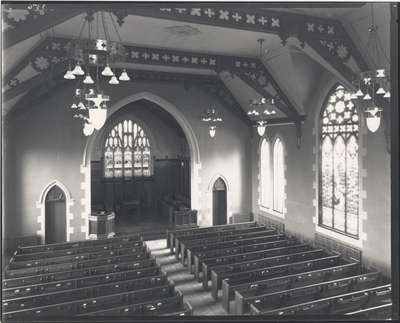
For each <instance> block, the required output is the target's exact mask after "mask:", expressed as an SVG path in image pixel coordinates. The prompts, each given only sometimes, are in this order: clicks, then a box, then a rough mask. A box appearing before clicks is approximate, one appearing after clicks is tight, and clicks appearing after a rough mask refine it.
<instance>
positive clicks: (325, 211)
mask: <svg viewBox="0 0 400 323" xmlns="http://www.w3.org/2000/svg"><path fill="white" fill-rule="evenodd" d="M332 157H333V145H332V141H331V139H330V138H329V137H328V136H326V137H325V139H324V140H323V142H322V159H321V180H322V183H321V184H322V191H323V194H322V197H321V198H322V201H321V202H322V224H323V225H328V226H332V225H333V223H332V219H333V217H332V212H333V207H332V193H333V180H332V175H333V162H332Z"/></svg>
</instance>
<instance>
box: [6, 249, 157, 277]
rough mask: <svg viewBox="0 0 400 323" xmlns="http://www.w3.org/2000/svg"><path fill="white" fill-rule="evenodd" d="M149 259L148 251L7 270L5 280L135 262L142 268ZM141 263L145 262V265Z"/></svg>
mask: <svg viewBox="0 0 400 323" xmlns="http://www.w3.org/2000/svg"><path fill="white" fill-rule="evenodd" d="M149 258H150V255H149V254H148V253H147V251H145V252H144V253H131V254H126V255H123V256H111V257H107V258H104V257H103V258H101V259H94V260H85V261H75V262H70V263H61V264H54V265H48V266H41V267H33V268H23V269H14V270H6V271H5V273H4V276H5V278H18V277H24V276H32V275H40V274H45V273H56V272H63V271H72V270H77V269H82V268H90V267H97V266H102V265H106V264H118V263H124V262H133V261H135V262H136V263H137V265H136V266H137V268H141V267H143V266H147V265H144V264H145V263H146V260H149ZM141 262H143V264H142V263H141ZM147 263H148V261H147Z"/></svg>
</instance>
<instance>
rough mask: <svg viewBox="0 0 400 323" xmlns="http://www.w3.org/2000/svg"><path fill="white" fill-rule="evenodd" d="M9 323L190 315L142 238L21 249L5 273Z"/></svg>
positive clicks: (4, 302)
mask: <svg viewBox="0 0 400 323" xmlns="http://www.w3.org/2000/svg"><path fill="white" fill-rule="evenodd" d="M2 313H3V319H4V320H23V319H29V320H35V319H37V320H42V319H56V318H59V317H93V316H102V317H120V316H121V317H129V316H134V315H140V316H147V315H160V316H170V315H173V316H189V315H191V314H192V308H191V306H190V304H189V303H187V302H186V301H184V300H183V295H182V293H181V292H180V291H179V290H178V289H176V288H175V286H174V284H173V282H172V281H170V280H168V277H167V275H166V273H165V272H163V271H162V270H161V268H160V266H159V265H158V264H157V263H156V261H155V258H154V257H153V256H152V255H151V253H150V250H149V249H148V247H147V246H146V244H145V243H144V242H143V239H142V237H141V236H140V235H139V234H134V235H128V236H121V237H116V238H111V239H102V240H87V241H79V242H67V243H58V244H49V245H38V246H30V247H20V248H18V250H16V251H15V253H14V255H13V257H12V258H11V260H10V262H9V264H8V265H7V267H6V268H5V270H4V273H3V280H2Z"/></svg>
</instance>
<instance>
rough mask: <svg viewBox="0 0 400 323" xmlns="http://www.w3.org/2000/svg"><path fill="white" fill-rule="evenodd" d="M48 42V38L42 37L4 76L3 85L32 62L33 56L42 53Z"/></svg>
mask: <svg viewBox="0 0 400 323" xmlns="http://www.w3.org/2000/svg"><path fill="white" fill-rule="evenodd" d="M47 43H48V38H44V39H42V40H41V41H40V42H39V43H38V44H37V45H36V46H35V47H34V48H33V49H32V50H31V51H30V52H29V53H26V54H25V56H24V57H23V59H22V60H21V61H19V62H18V64H17V65H15V66H14V67H13V68H12V69H11V70H10V71H9V72H8V73H7V74H6V75H5V76H4V77H3V87H5V86H6V85H7V83H9V82H10V81H11V80H12V79H14V78H15V77H16V76H17V75H18V73H19V72H21V70H23V69H24V68H25V67H26V66H27V65H29V64H30V62H31V58H32V57H35V56H37V55H38V54H40V53H42V52H43V50H44V48H45V47H46V44H47Z"/></svg>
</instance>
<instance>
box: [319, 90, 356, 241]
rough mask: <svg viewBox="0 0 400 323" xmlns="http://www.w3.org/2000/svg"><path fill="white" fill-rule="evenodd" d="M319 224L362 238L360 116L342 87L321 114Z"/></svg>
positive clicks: (329, 99)
mask: <svg viewBox="0 0 400 323" xmlns="http://www.w3.org/2000/svg"><path fill="white" fill-rule="evenodd" d="M320 120H321V121H320V163H319V225H320V226H322V227H325V228H328V229H331V230H334V231H337V232H340V233H344V234H347V235H350V236H353V237H357V238H358V234H359V228H358V214H359V205H358V204H359V203H358V195H359V172H358V137H359V136H358V131H359V116H358V112H357V109H356V107H355V106H354V104H353V102H352V101H351V100H350V93H349V92H347V91H346V90H345V89H344V87H343V86H338V87H337V88H336V89H335V90H334V91H333V92H332V93H331V94H330V95H329V97H328V100H327V102H326V104H325V106H324V107H323V109H322V111H321V117H320Z"/></svg>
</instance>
